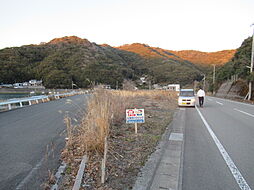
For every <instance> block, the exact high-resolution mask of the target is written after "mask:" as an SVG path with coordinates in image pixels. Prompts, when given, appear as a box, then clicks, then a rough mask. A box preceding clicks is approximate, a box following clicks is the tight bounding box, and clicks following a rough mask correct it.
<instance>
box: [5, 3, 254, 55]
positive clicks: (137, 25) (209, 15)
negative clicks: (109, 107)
mask: <svg viewBox="0 0 254 190" xmlns="http://www.w3.org/2000/svg"><path fill="white" fill-rule="evenodd" d="M253 10H254V0H8V1H7V0H0V49H2V48H5V47H13V46H22V45H28V44H39V43H41V42H48V41H50V40H52V39H54V38H59V37H64V36H73V35H74V36H78V37H80V38H86V39H88V40H89V41H91V42H95V43H97V44H109V45H111V46H120V45H124V44H131V43H144V44H148V45H149V46H152V47H160V48H164V49H169V50H199V51H206V52H213V51H220V50H224V49H236V48H238V47H240V45H241V43H242V42H243V40H244V39H246V38H247V37H249V36H251V35H252V34H253V27H251V24H253V23H254V11H253Z"/></svg>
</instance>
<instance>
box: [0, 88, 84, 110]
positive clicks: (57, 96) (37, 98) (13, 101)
mask: <svg viewBox="0 0 254 190" xmlns="http://www.w3.org/2000/svg"><path fill="white" fill-rule="evenodd" d="M83 93H84V92H75V91H73V92H68V93H62V94H53V95H48V96H47V95H42V96H32V97H27V98H15V99H9V100H7V101H4V102H0V110H1V109H3V108H2V107H4V106H8V110H11V109H13V108H17V107H23V106H24V103H27V104H28V105H29V106H30V105H32V104H33V103H36V104H38V103H39V101H40V100H41V101H42V102H45V101H50V100H51V99H52V98H53V99H60V98H62V97H66V96H73V95H77V94H83ZM17 104H18V105H19V106H17ZM14 105H15V106H14Z"/></svg>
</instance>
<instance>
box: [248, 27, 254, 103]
mask: <svg viewBox="0 0 254 190" xmlns="http://www.w3.org/2000/svg"><path fill="white" fill-rule="evenodd" d="M253 25H254V24H252V25H251V26H253ZM253 61H254V28H253V34H252V49H251V62H250V74H252V72H253ZM251 96H252V81H250V82H249V95H248V100H251Z"/></svg>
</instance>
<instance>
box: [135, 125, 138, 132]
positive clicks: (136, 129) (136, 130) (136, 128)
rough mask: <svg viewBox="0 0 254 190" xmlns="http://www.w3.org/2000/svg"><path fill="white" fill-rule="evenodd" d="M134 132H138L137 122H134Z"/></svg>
mask: <svg viewBox="0 0 254 190" xmlns="http://www.w3.org/2000/svg"><path fill="white" fill-rule="evenodd" d="M135 134H138V124H137V123H135Z"/></svg>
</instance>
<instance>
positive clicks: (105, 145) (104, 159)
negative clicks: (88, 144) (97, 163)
mask: <svg viewBox="0 0 254 190" xmlns="http://www.w3.org/2000/svg"><path fill="white" fill-rule="evenodd" d="M107 152H108V142H107V136H106V137H105V140H104V156H103V159H102V161H101V183H102V184H103V183H105V176H106V159H107Z"/></svg>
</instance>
